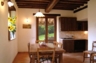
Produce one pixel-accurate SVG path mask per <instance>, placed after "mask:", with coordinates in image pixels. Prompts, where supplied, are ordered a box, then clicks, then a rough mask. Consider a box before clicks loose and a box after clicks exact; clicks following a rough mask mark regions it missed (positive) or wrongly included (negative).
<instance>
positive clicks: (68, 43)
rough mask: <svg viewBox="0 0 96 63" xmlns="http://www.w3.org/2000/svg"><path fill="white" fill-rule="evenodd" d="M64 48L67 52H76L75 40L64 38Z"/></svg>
mask: <svg viewBox="0 0 96 63" xmlns="http://www.w3.org/2000/svg"><path fill="white" fill-rule="evenodd" d="M63 49H65V51H66V52H74V40H63Z"/></svg>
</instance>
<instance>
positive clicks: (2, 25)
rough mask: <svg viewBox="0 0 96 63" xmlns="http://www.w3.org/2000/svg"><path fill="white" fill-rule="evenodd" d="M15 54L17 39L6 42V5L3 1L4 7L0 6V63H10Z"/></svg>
mask: <svg viewBox="0 0 96 63" xmlns="http://www.w3.org/2000/svg"><path fill="white" fill-rule="evenodd" d="M1 1H2V0H0V3H1ZM17 29H18V28H17ZM16 35H17V32H16ZM17 36H18V35H17ZM17 52H18V49H17V38H16V39H15V40H12V41H9V40H8V5H7V1H4V6H1V4H0V63H12V62H13V59H14V58H15V56H16V54H17Z"/></svg>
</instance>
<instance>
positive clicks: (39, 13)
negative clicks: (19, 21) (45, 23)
mask: <svg viewBox="0 0 96 63" xmlns="http://www.w3.org/2000/svg"><path fill="white" fill-rule="evenodd" d="M34 16H35V17H44V15H43V13H42V12H40V9H39V11H38V12H37V13H36V14H35V15H34Z"/></svg>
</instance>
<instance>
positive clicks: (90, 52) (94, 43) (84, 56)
mask: <svg viewBox="0 0 96 63" xmlns="http://www.w3.org/2000/svg"><path fill="white" fill-rule="evenodd" d="M95 48H96V41H93V43H92V50H86V51H84V52H83V62H84V61H85V58H90V57H88V55H91V54H92V53H94V52H96V50H95ZM90 63H91V61H90Z"/></svg>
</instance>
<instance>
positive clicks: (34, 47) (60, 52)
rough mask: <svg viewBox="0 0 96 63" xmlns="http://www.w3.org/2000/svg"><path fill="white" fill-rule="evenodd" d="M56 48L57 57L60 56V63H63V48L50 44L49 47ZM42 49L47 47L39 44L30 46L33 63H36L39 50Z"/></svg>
mask: <svg viewBox="0 0 96 63" xmlns="http://www.w3.org/2000/svg"><path fill="white" fill-rule="evenodd" d="M53 46H54V48H55V55H59V63H62V61H63V60H62V59H63V53H64V52H65V50H64V49H63V48H61V47H58V46H55V45H54V44H53V45H52V44H48V45H47V47H53ZM41 47H46V46H45V45H41V44H39V43H35V44H30V54H31V55H32V59H31V60H32V62H31V63H35V56H37V49H38V48H41Z"/></svg>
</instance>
